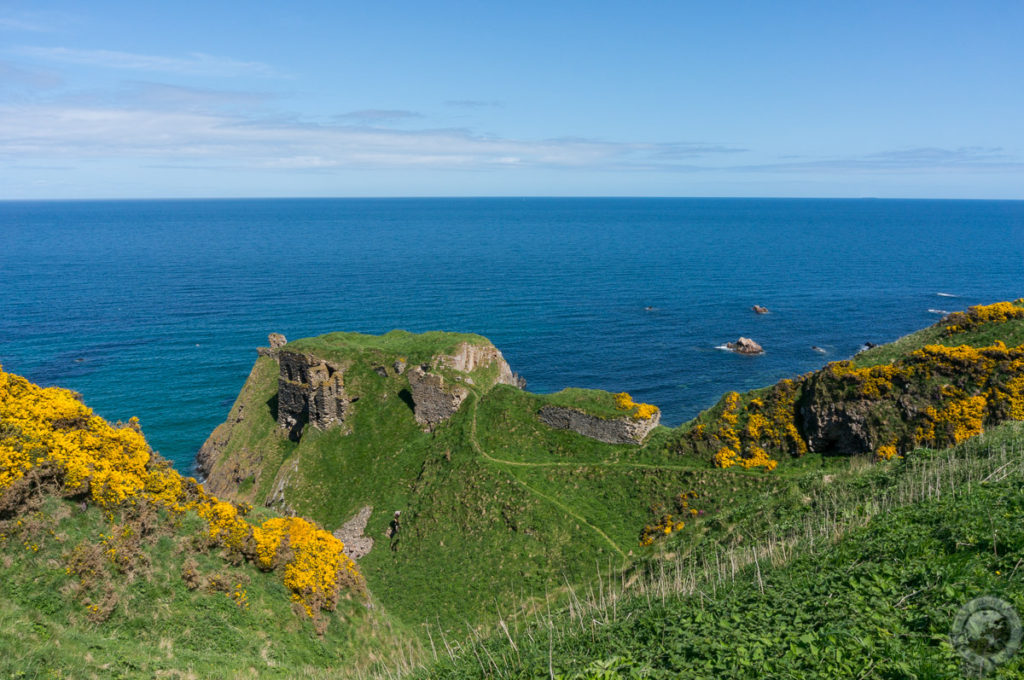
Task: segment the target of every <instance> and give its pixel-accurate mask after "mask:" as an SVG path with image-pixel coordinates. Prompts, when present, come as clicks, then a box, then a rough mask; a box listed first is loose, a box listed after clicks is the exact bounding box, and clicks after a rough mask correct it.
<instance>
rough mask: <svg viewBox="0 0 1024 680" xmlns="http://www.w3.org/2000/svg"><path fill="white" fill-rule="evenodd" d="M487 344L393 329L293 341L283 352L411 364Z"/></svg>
mask: <svg viewBox="0 0 1024 680" xmlns="http://www.w3.org/2000/svg"><path fill="white" fill-rule="evenodd" d="M462 343H467V344H470V345H490V344H491V343H490V341H489V340H488V339H487V338H485V337H483V336H482V335H476V334H475V333H451V332H446V331H428V332H426V333H410V332H409V331H403V330H393V331H390V332H388V333H384V334H383V335H367V334H364V333H352V332H336V333H327V334H326V335H320V336H316V337H312V338H302V339H299V340H293V341H291V342H289V343H288V344H286V345H285V346H284V350H286V351H293V352H308V353H310V354H315V355H316V356H318V357H320V358H322V359H327V360H334V361H348V360H353V359H360V358H371V359H372V358H375V357H379V358H385V357H401V358H404V359H406V360H407V361H408V362H409V363H410V364H418V363H424V362H428V361H430V359H431V358H432V357H434V356H436V355H445V354H452V353H454V352H455V351H456V350H457V349H458V347H459V345H461V344H462Z"/></svg>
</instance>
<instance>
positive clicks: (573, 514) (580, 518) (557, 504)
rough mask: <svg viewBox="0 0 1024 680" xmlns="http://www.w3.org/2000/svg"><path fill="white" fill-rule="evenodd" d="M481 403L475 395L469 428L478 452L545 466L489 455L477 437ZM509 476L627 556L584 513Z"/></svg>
mask: <svg viewBox="0 0 1024 680" xmlns="http://www.w3.org/2000/svg"><path fill="white" fill-rule="evenodd" d="M479 403H480V398H479V397H475V398H474V400H473V419H472V420H471V421H470V429H469V443H470V445H471V446H472V447H473V450H474V451H476V452H477V453H478V454H480V456H481V457H482V458H484V459H485V460H488V461H490V462H492V463H496V464H498V465H521V466H525V467H531V466H536V467H543V466H544V464H543V463H516V462H515V461H505V460H502V459H500V458H495V457H493V456H491V455H489V454H488V453H487V452H486V451H484V449H483V447H482V446H480V442H479V441H478V440H477V438H476V413H477V405H478V404H479ZM509 477H511V478H512V479H513V480H514V481H515V482H516V484H518V485H519V486H521V487H523V488H524V489H526V490H527V491H529V492H530V493H532V494H534V495H535V496H538V497H540V498H543V499H544V500H546V501H547V502H548V503H551V504H552V505H554V506H555V507H556V508H558V509H559V510H561V511H562V512H564V513H565V514H567V515H569V516H570V517H573V518H574V519H575V520H576V521H578V522H579V523H580V524H583V525H586V526H587V527H589V528H590V529H591V530H593V531H594V533H596V534H598V535H599V536H600V537H601V538H603V539H604V540H605V541H607V543H608V545H610V546H611V547H612V549H613V550H615V552H617V553H618V554H619V555H620V556H621V557H622V558H623V559H625V558H626V553H625V552H624V551H623V550H622V548H620V547H619V544H618V543H616V542H615V541H613V540H612V539H611V537H610V536H608V534H606V533H605V532H603V531H601V529H600V528H599V527H596V526H594V525H593V524H591V523H590V522H588V521H587V520H586V519H585V518H584V517H583V516H582V515H580V514H579V513H577V512H575V511H574V510H573V509H572V508H570V507H569V506H567V505H565V504H564V503H562V502H561V501H559V500H558V499H556V498H552V497H551V496H549V495H547V494H546V493H543V492H542V491H538V490H537V489H535V488H533V487H532V486H530V485H529V484H527V483H526V482H524V481H523V480H521V479H519V478H518V477H516V476H515V475H514V474H511V473H510V474H509Z"/></svg>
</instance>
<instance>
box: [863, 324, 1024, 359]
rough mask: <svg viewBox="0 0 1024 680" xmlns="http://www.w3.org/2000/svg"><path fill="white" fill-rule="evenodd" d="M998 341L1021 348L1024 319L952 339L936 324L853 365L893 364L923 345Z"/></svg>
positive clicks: (979, 344)
mask: <svg viewBox="0 0 1024 680" xmlns="http://www.w3.org/2000/svg"><path fill="white" fill-rule="evenodd" d="M997 340H998V341H1001V342H1004V343H1006V346H1007V347H1017V346H1018V345H1024V319H1017V320H1011V321H1006V322H1004V323H987V324H983V325H981V326H980V327H978V328H976V329H975V330H973V331H967V332H964V333H954V334H953V335H947V334H946V329H945V327H944V326H943V325H942V323H941V322H939V323H936V324H934V325H932V326H929V327H928V328H924V329H922V330H919V331H917V332H915V333H911V334H910V335H907V336H904V337H902V338H900V339H899V340H896V341H894V342H890V343H888V344H886V345H880V346H878V347H873V348H871V349H869V350H866V351H864V352H861V353H860V354H858V355H857V356H856V357H854V359H853V363H854V364H855V365H857V366H859V367H867V366H878V365H879V364H888V363H892V362H893V361H894V360H896V359H898V358H899V357H901V356H905V355H907V354H910V353H911V352H913V351H914V350H918V349H921V348H922V347H924V346H925V345H945V346H946V347H956V346H958V345H971V346H973V347H985V346H988V345H992V344H994V343H995V342H996V341H997Z"/></svg>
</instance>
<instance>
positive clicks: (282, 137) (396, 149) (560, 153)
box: [0, 105, 733, 171]
mask: <svg viewBox="0 0 1024 680" xmlns="http://www.w3.org/2000/svg"><path fill="white" fill-rule="evenodd" d="M684 146H685V148H687V149H689V151H688V154H687V157H688V158H691V159H693V158H699V157H707V156H718V155H722V154H725V153H732V152H733V150H732V149H729V148H727V147H719V146H716V145H684ZM681 148H682V147H681V146H680V145H678V144H665V145H659V144H649V143H631V142H607V141H599V140H587V139H550V140H528V139H507V138H499V137H489V136H481V135H477V134H474V133H472V132H471V131H468V130H461V129H446V130H430V129H421V130H395V129H387V128H379V127H367V126H365V125H355V124H348V125H346V124H341V123H338V124H329V125H328V124H315V123H309V122H303V121H290V120H286V119H281V120H273V119H254V118H250V117H243V116H238V115H231V114H227V113H218V112H211V111H198V110H187V109H182V108H178V109H172V108H170V107H155V106H154V107H135V108H109V107H102V106H97V105H74V106H71V105H67V106H55V105H50V106H40V105H36V106H26V107H12V106H6V107H0V157H7V158H14V159H33V160H38V161H43V160H46V161H49V162H52V161H54V160H60V161H67V160H76V159H77V160H87V159H91V158H135V159H146V160H147V162H160V163H179V162H180V163H192V164H195V163H199V164H209V165H218V166H220V165H223V166H245V167H250V168H251V167H257V168H260V167H262V168H291V169H303V168H304V169H311V170H322V169H327V168H339V167H375V168H393V167H432V168H476V169H487V168H498V167H503V168H507V167H555V168H588V169H627V168H628V169H645V168H657V169H661V170H679V171H690V170H692V168H691V167H690V166H687V165H683V164H682V163H680V162H679V161H678V160H677V159H678V158H680V154H681Z"/></svg>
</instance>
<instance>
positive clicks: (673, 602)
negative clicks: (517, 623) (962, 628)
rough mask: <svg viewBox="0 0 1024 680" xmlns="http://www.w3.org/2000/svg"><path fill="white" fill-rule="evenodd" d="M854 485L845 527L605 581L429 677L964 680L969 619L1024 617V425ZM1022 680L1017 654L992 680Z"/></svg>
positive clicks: (836, 510)
mask: <svg viewBox="0 0 1024 680" xmlns="http://www.w3.org/2000/svg"><path fill="white" fill-rule="evenodd" d="M851 474H852V475H853V476H851V477H849V478H848V479H846V480H838V481H832V482H830V486H831V488H832V489H834V493H833V494H832V497H831V500H832V501H833V505H831V509H832V511H833V514H831V515H826V514H825V513H823V512H821V510H822V508H821V507H819V508H816V510H817V511H816V512H810V511H805V512H804V513H802V514H803V522H804V527H803V528H802V529H800V530H799V531H796V532H792V531H785V530H782V527H780V526H777V527H776V528H775V530H774V531H773V532H772V536H771V537H770V538H766V539H765V540H761V541H751V539H749V538H748V539H747V540H746V541H745V543H746V546H742V547H741V546H738V545H728V544H723V543H721V542H719V543H718V544H716V545H708V546H706V547H705V548H704V550H702V551H701V552H694V553H690V554H689V555H681V554H677V555H675V556H673V557H672V558H671V559H669V560H667V561H666V562H665V563H663V564H662V565H661V568H660V569H650V570H649V571H648V572H647V573H646V574H645V577H644V578H641V579H639V580H635V581H633V582H632V583H630V582H629V581H625V580H616V579H615V578H612V579H610V580H606V581H604V582H603V588H602V589H600V590H597V589H590V590H587V591H581V592H579V593H577V598H576V603H575V606H574V607H573V608H571V609H567V610H562V611H559V612H556V613H555V614H553V615H550V616H548V617H545V618H544V620H543V621H541V622H540V623H539V624H537V625H535V626H524V627H521V628H519V627H515V628H514V629H513V632H512V633H511V634H509V635H506V634H505V633H504V631H503V630H502V631H501V632H499V633H498V634H496V635H495V636H493V637H492V638H490V639H486V640H479V639H478V640H474V641H471V642H470V643H468V644H466V645H465V646H463V647H462V648H460V650H459V651H457V652H454V653H452V654H450V655H448V654H440V655H438V656H437V661H436V663H435V664H434V665H432V666H431V667H429V668H428V669H426V670H424V671H422V672H421V674H420V676H419V677H430V678H451V679H456V678H458V679H462V678H478V677H493V678H539V677H555V678H581V679H587V680H590V679H594V680H597V679H601V680H612V679H618V678H635V677H645V678H705V677H727V678H761V677H793V678H796V677H860V678H908V679H909V678H959V677H964V671H965V669H964V668H963V666H962V663H961V659H960V657H959V656H958V655H957V654H956V653H955V652H954V650H953V649H952V647H951V645H950V643H949V631H950V627H951V625H952V622H953V619H954V617H955V616H956V613H957V611H958V610H959V608H960V607H961V606H962V605H963V604H965V603H966V602H968V601H969V600H971V599H972V598H975V597H979V596H982V595H995V596H998V597H1000V598H1003V599H1005V600H1007V601H1009V602H1010V603H1012V604H1013V605H1014V606H1015V607H1016V608H1017V610H1018V611H1024V526H1022V524H1021V522H1020V519H1021V517H1024V426H1022V425H1021V424H1013V425H1008V426H1004V427H1002V428H999V429H998V430H996V431H994V432H992V433H989V434H986V435H985V436H984V437H982V438H980V439H979V440H978V441H974V442H971V443H969V444H967V445H964V446H961V447H959V448H958V449H955V450H950V451H943V452H933V453H929V452H921V453H920V454H919V456H918V457H917V458H916V460H908V461H905V462H901V463H897V464H893V465H890V466H876V467H874V468H871V469H870V470H865V471H862V472H860V473H858V474H854V473H851ZM818 482H819V483H820V482H821V480H820V478H819V480H818ZM872 487H876V488H874V489H873V492H872V493H871V494H869V495H868V496H867V497H866V498H865V497H864V496H862V495H861V494H860V493H859V492H860V491H863V490H864V488H872ZM886 489H887V491H886ZM825 498H828V494H822V493H821V492H819V493H817V494H816V498H815V499H813V502H821V501H823V500H824V499H825ZM871 503H873V504H874V506H873V507H871V506H870V504H871ZM866 504H867V505H866ZM772 514H773V513H771V512H766V513H765V514H764V516H763V517H762V522H768V521H773V520H774V519H775V518H774V517H772ZM783 524H785V522H784V523H783ZM791 528H797V526H796V525H794V526H793V527H791ZM755 557H757V558H758V559H756V560H755V559H754V558H755ZM737 563H738V566H734V565H737ZM1022 672H1024V655H1018V656H1017V657H1015V658H1014V659H1012V660H1011V662H1010V663H1009V664H1007V665H1005V666H1002V667H1000V668H999V669H997V670H996V671H995V672H994V673H993V674H991V675H990V676H989V677H997V678H998V677H1003V678H1011V677H1020V674H1021V673H1022Z"/></svg>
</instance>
